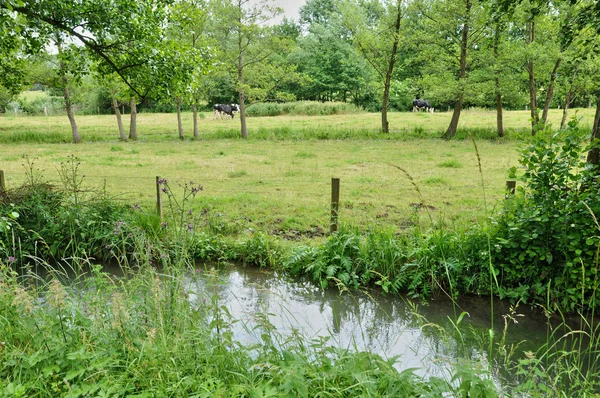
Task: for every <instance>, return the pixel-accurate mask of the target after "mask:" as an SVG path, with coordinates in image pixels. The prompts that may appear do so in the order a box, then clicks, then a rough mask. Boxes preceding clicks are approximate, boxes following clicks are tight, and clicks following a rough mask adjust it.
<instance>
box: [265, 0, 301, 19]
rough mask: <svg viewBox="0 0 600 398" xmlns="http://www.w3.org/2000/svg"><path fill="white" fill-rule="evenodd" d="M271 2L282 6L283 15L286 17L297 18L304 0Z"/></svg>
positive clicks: (276, 0)
mask: <svg viewBox="0 0 600 398" xmlns="http://www.w3.org/2000/svg"><path fill="white" fill-rule="evenodd" d="M273 2H274V3H275V4H277V5H278V6H279V7H281V8H283V12H284V15H285V16H286V17H287V18H288V19H293V20H297V19H298V11H299V10H300V7H302V6H303V5H304V3H306V0H274V1H273Z"/></svg>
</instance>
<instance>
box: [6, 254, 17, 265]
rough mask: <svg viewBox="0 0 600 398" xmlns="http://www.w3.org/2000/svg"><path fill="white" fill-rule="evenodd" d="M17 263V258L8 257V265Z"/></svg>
mask: <svg viewBox="0 0 600 398" xmlns="http://www.w3.org/2000/svg"><path fill="white" fill-rule="evenodd" d="M15 261H17V259H16V258H15V256H8V263H9V264H10V263H14V262H15Z"/></svg>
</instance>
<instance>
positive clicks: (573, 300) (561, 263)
mask: <svg viewBox="0 0 600 398" xmlns="http://www.w3.org/2000/svg"><path fill="white" fill-rule="evenodd" d="M583 138H584V137H583V136H582V133H581V131H580V129H579V126H578V124H577V121H576V120H573V121H571V122H570V123H569V127H568V129H566V130H565V131H558V132H556V133H552V132H550V131H543V132H540V133H539V134H538V136H537V138H536V139H535V140H534V142H533V143H532V144H531V145H529V146H528V147H527V148H525V149H524V150H523V152H522V157H521V160H520V163H521V165H522V166H523V168H524V173H523V176H522V180H523V182H524V188H520V189H519V192H518V194H517V195H516V196H515V197H514V198H511V199H510V200H507V201H506V203H505V206H504V209H503V212H502V214H501V215H500V216H499V218H498V219H497V231H496V236H495V242H494V243H495V245H494V251H493V261H494V264H495V265H496V266H497V268H498V269H499V271H500V274H499V275H498V278H499V281H500V284H501V285H502V286H503V287H504V290H503V293H504V294H505V295H508V296H509V297H513V298H521V299H524V300H529V299H531V298H533V299H537V300H541V301H542V302H543V301H544V297H545V295H546V293H547V292H548V291H550V292H551V299H552V300H553V302H554V303H556V304H559V305H560V306H561V308H564V309H568V310H573V309H575V308H576V307H577V306H578V305H587V304H589V305H591V306H595V305H596V304H595V295H596V290H597V289H598V286H599V285H598V259H597V253H598V247H599V246H598V245H599V242H600V241H599V239H598V231H599V226H598V223H597V221H596V215H598V214H600V195H599V194H600V185H599V183H598V168H597V167H596V166H593V165H591V164H588V163H586V161H585V158H584V157H582V154H583V153H584V151H585V150H587V149H588V148H584V147H583V144H582V142H583ZM513 172H516V169H513Z"/></svg>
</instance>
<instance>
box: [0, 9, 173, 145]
mask: <svg viewBox="0 0 600 398" xmlns="http://www.w3.org/2000/svg"><path fill="white" fill-rule="evenodd" d="M169 3H170V0H140V1H135V2H132V1H129V0H36V1H33V0H4V1H3V2H0V27H2V28H3V30H4V31H5V32H8V35H7V37H10V38H11V40H0V42H1V43H0V59H3V57H5V56H7V55H11V54H14V53H15V51H17V50H16V47H17V45H18V43H21V44H20V45H21V48H22V49H23V52H24V53H28V54H37V53H39V52H40V51H41V50H42V49H43V48H44V47H45V46H46V45H47V44H48V43H49V41H50V40H52V37H53V35H55V34H56V32H60V34H61V35H62V36H63V37H64V39H63V41H64V42H65V43H67V42H68V43H69V46H72V45H75V43H77V44H78V46H81V47H82V48H84V49H85V50H86V51H87V53H88V56H89V58H90V60H92V61H95V62H97V64H98V65H99V71H100V72H101V73H107V74H108V73H113V72H114V73H116V74H117V75H118V76H120V77H121V78H122V79H123V81H124V82H125V84H126V85H127V86H128V87H129V90H131V92H132V93H134V94H135V96H137V97H139V98H144V97H145V96H146V95H147V94H148V89H149V86H146V87H143V88H140V87H137V86H136V85H135V84H134V81H133V80H134V77H135V76H136V75H138V76H139V73H138V70H139V68H140V67H141V66H144V65H146V61H147V59H148V56H149V54H151V53H152V49H153V48H154V46H155V45H156V44H157V43H160V41H161V38H162V36H163V28H164V22H165V20H166V19H167V18H166V17H167V15H168V12H167V6H168V4H169ZM15 36H20V41H16V40H14V39H13V38H14V37H15ZM67 40H68V41H67ZM65 65H66V64H65ZM74 71H76V69H72V70H71V71H70V72H69V73H70V74H73V72H74ZM73 77H75V76H73ZM133 98H134V97H133V96H132V105H133V106H132V115H134V114H135V109H134V106H135V100H134V99H133ZM131 128H133V134H132V136H131V138H135V136H136V135H135V123H132V127H131ZM74 138H75V134H74Z"/></svg>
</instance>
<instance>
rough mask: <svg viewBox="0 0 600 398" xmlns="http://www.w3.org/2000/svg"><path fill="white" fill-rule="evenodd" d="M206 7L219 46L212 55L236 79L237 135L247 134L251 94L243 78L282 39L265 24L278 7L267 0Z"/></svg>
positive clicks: (218, 0)
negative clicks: (237, 103) (237, 105)
mask: <svg viewBox="0 0 600 398" xmlns="http://www.w3.org/2000/svg"><path fill="white" fill-rule="evenodd" d="M210 8H211V11H212V13H213V14H212V16H213V18H212V31H213V32H214V34H215V39H216V40H217V42H216V43H215V44H216V45H217V46H218V47H219V50H220V53H219V54H217V55H216V58H217V59H220V60H222V62H223V67H225V68H227V70H228V71H230V73H232V75H233V77H234V79H235V81H236V86H235V89H236V91H237V95H238V102H239V108H240V112H239V115H240V117H239V119H240V130H241V136H242V138H247V137H248V128H247V121H246V99H247V98H248V97H249V95H251V93H252V85H253V82H252V81H249V80H247V71H249V70H250V69H251V68H258V70H260V69H262V68H263V66H264V65H263V63H266V62H268V61H269V58H270V57H271V56H272V55H274V54H276V53H277V51H278V50H279V49H280V48H281V47H282V44H283V43H285V40H282V38H281V37H279V36H277V35H276V34H275V29H274V28H273V27H271V26H268V25H267V22H268V21H270V20H271V19H273V18H274V17H276V16H277V15H279V14H281V12H282V10H281V9H280V8H278V7H275V6H273V5H272V4H271V3H270V1H269V0H261V1H258V2H254V1H251V0H215V2H214V3H213V4H211V7H210ZM255 75H256V73H255Z"/></svg>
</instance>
